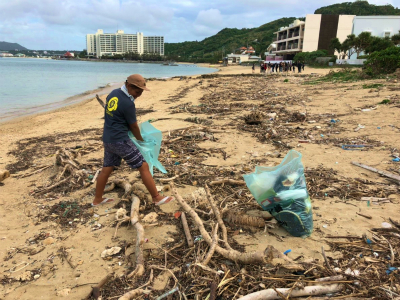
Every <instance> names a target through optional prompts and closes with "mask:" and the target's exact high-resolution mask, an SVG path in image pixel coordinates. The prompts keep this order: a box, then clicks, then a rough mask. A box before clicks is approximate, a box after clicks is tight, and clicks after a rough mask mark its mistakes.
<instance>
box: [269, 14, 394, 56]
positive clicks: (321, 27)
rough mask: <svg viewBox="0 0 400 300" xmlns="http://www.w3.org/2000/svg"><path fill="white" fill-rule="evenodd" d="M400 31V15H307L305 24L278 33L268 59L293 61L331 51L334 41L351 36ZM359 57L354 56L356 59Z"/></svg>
mask: <svg viewBox="0 0 400 300" xmlns="http://www.w3.org/2000/svg"><path fill="white" fill-rule="evenodd" d="M399 31H400V16H360V17H359V16H355V15H314V14H309V15H307V16H306V19H305V21H304V22H303V21H300V20H296V21H294V22H293V23H292V24H290V25H289V26H287V27H281V28H280V29H279V31H277V32H275V33H274V34H276V38H275V39H274V42H273V43H272V44H271V45H270V46H269V47H268V49H267V51H268V52H266V53H265V54H266V57H267V59H266V60H277V59H276V58H278V57H279V58H280V57H281V56H283V58H284V59H285V60H288V59H293V57H294V56H295V55H296V53H298V52H302V51H304V52H312V51H316V50H327V51H328V54H330V55H333V54H336V55H337V54H338V53H334V51H333V50H332V49H330V47H329V46H330V43H331V41H332V39H333V38H336V37H337V38H338V39H339V41H340V42H341V43H342V42H343V41H344V40H345V39H346V38H347V36H348V35H350V34H354V35H356V36H358V35H359V34H360V33H362V32H370V33H371V35H372V36H377V37H381V38H384V37H391V36H392V35H394V34H398V33H399ZM355 56H356V54H353V55H352V57H351V58H352V59H353V58H355Z"/></svg>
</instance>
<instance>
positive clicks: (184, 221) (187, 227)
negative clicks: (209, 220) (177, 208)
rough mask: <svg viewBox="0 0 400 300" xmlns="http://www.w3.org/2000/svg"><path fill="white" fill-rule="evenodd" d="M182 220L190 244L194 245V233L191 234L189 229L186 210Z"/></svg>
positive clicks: (190, 245)
mask: <svg viewBox="0 0 400 300" xmlns="http://www.w3.org/2000/svg"><path fill="white" fill-rule="evenodd" d="M181 220H182V225H183V230H184V231H185V236H186V240H187V243H188V246H189V247H193V245H194V243H193V238H192V235H191V234H190V230H189V226H188V223H187V220H186V215H185V212H182V214H181Z"/></svg>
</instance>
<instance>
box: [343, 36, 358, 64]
mask: <svg viewBox="0 0 400 300" xmlns="http://www.w3.org/2000/svg"><path fill="white" fill-rule="evenodd" d="M355 39H356V36H355V35H354V34H349V35H348V36H347V38H346V39H345V40H344V41H343V43H342V51H343V52H344V53H345V55H344V57H345V58H346V53H347V57H348V58H349V59H350V58H351V56H352V55H353V54H354V53H355V49H354V45H355Z"/></svg>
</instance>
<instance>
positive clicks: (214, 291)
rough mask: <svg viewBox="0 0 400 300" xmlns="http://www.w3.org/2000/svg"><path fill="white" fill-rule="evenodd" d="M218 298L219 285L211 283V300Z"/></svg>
mask: <svg viewBox="0 0 400 300" xmlns="http://www.w3.org/2000/svg"><path fill="white" fill-rule="evenodd" d="M216 298H217V283H216V282H215V281H213V282H211V285H210V300H215V299H216Z"/></svg>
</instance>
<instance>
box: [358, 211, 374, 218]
mask: <svg viewBox="0 0 400 300" xmlns="http://www.w3.org/2000/svg"><path fill="white" fill-rule="evenodd" d="M356 214H357V215H359V216H361V217H364V218H367V219H372V217H371V216H369V215H364V214H361V213H359V212H356Z"/></svg>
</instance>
